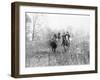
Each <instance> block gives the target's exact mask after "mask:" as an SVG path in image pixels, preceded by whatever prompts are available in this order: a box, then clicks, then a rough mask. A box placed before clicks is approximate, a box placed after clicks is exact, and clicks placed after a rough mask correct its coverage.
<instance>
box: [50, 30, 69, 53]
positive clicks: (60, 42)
mask: <svg viewBox="0 0 100 80" xmlns="http://www.w3.org/2000/svg"><path fill="white" fill-rule="evenodd" d="M50 46H51V48H52V51H53V52H56V48H57V47H58V46H62V47H63V48H64V51H65V52H66V48H67V47H70V33H69V32H68V31H67V32H66V33H65V32H64V33H62V34H61V33H60V32H58V33H57V34H53V36H52V39H51V41H50Z"/></svg>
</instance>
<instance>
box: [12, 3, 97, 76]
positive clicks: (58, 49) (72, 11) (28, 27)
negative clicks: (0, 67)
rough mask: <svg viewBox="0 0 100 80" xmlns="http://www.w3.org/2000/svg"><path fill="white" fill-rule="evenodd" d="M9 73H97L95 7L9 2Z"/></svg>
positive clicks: (25, 74)
mask: <svg viewBox="0 0 100 80" xmlns="http://www.w3.org/2000/svg"><path fill="white" fill-rule="evenodd" d="M12 16H13V17H12V75H13V76H14V77H38V76H54V75H67V74H68V75H69V74H81V73H82V74H84V73H97V7H95V6H80V5H79V6H78V5H61V4H59V5H58V4H43V3H27V2H26V3H24V2H15V3H13V4H12Z"/></svg>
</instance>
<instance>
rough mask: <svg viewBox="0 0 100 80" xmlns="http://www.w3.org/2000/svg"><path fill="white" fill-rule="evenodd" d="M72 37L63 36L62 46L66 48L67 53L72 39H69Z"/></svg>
mask: <svg viewBox="0 0 100 80" xmlns="http://www.w3.org/2000/svg"><path fill="white" fill-rule="evenodd" d="M69 37H70V35H68V34H65V33H64V34H63V35H62V44H61V45H62V46H63V48H64V51H65V52H66V48H69V47H70V39H69Z"/></svg>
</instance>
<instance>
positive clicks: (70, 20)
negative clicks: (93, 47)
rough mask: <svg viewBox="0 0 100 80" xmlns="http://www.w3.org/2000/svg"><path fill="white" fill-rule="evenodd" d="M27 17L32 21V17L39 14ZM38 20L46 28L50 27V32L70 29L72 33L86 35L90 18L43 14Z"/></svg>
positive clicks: (30, 14)
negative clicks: (78, 32) (83, 33)
mask: <svg viewBox="0 0 100 80" xmlns="http://www.w3.org/2000/svg"><path fill="white" fill-rule="evenodd" d="M28 15H29V16H30V18H31V19H32V17H33V16H34V15H41V14H35V13H28ZM40 19H41V20H40V21H42V22H44V23H45V24H47V25H48V26H46V27H50V28H51V29H52V30H66V29H67V28H68V27H70V28H71V29H72V31H74V32H76V31H81V32H85V33H87V32H89V28H90V16H86V15H67V14H66V15H63V14H43V15H42V16H41V18H40ZM42 24H43V23H42Z"/></svg>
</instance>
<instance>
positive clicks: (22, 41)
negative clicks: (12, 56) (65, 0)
mask: <svg viewBox="0 0 100 80" xmlns="http://www.w3.org/2000/svg"><path fill="white" fill-rule="evenodd" d="M19 12H20V13H19V14H20V16H19V21H20V24H19V28H20V29H19V30H20V35H19V37H20V38H19V39H20V41H19V42H20V43H19V49H20V51H19V60H20V61H19V65H20V66H19V69H20V70H19V74H20V75H22V74H41V73H56V72H75V71H90V70H95V10H88V9H77V8H76V9H73V8H56V7H55V8H54V7H38V6H20V7H19ZM25 12H49V13H72V14H77V13H78V14H86V15H87V14H88V15H90V18H91V19H90V64H88V65H70V66H60V67H57V66H55V67H33V68H26V67H25Z"/></svg>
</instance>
